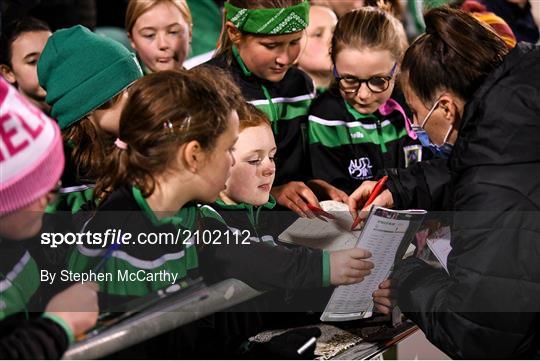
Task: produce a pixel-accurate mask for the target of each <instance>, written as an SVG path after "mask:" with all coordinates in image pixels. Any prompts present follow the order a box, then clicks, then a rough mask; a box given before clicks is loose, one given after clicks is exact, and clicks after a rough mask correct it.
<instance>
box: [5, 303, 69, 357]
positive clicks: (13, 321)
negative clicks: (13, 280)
mask: <svg viewBox="0 0 540 361" xmlns="http://www.w3.org/2000/svg"><path fill="white" fill-rule="evenodd" d="M68 346H69V342H68V336H67V334H66V332H65V331H64V329H63V328H62V327H61V326H60V325H59V324H58V323H56V322H55V321H52V320H51V319H48V318H43V317H38V318H34V319H30V320H27V319H26V318H25V317H24V314H20V313H19V314H15V315H13V316H11V317H9V318H7V319H5V320H2V321H1V322H0V359H2V360H12V359H17V360H21V359H22V360H24V359H26V360H28V359H47V360H55V359H59V358H60V357H62V354H63V353H64V352H65V351H66V349H67V348H68Z"/></svg>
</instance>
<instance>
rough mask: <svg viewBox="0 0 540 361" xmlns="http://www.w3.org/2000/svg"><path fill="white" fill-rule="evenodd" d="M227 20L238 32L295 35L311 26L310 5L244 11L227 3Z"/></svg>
mask: <svg viewBox="0 0 540 361" xmlns="http://www.w3.org/2000/svg"><path fill="white" fill-rule="evenodd" d="M225 9H226V10H227V20H228V21H231V22H232V23H233V24H234V26H236V27H237V28H238V30H240V31H242V32H246V33H251V34H264V35H282V34H290V33H295V32H297V31H302V30H304V29H305V28H307V26H308V24H309V3H308V2H307V1H303V2H301V3H300V4H298V5H294V6H289V7H287V8H273V9H243V8H238V7H236V6H234V5H231V4H230V3H228V2H226V3H225Z"/></svg>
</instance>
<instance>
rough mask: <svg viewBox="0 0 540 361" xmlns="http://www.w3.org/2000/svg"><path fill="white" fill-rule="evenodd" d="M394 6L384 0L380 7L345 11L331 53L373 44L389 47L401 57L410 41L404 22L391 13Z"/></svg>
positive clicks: (397, 56)
mask: <svg viewBox="0 0 540 361" xmlns="http://www.w3.org/2000/svg"><path fill="white" fill-rule="evenodd" d="M391 10H392V8H391V7H390V6H389V5H387V4H386V2H384V1H379V3H378V7H372V6H368V7H364V8H361V9H358V10H354V11H351V12H349V13H347V14H345V15H343V16H342V17H341V18H340V19H339V21H338V23H337V25H336V29H335V30H334V36H333V37H332V48H331V57H332V61H333V62H334V64H335V62H336V57H337V54H338V53H339V52H340V51H341V50H343V49H344V48H349V47H352V48H356V49H361V48H372V49H380V50H388V51H390V53H391V54H392V56H393V57H394V58H395V60H396V61H398V62H399V61H401V59H402V57H403V54H404V53H405V50H406V49H407V46H408V42H407V36H406V33H405V29H404V28H403V25H402V24H401V22H400V21H399V20H398V19H397V18H396V17H395V16H394V15H392V14H391Z"/></svg>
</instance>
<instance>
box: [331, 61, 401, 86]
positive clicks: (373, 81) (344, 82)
mask: <svg viewBox="0 0 540 361" xmlns="http://www.w3.org/2000/svg"><path fill="white" fill-rule="evenodd" d="M396 69H397V63H394V66H393V67H392V70H390V74H389V75H388V76H372V77H371V78H369V79H359V78H357V77H355V76H350V75H347V76H339V73H338V71H337V68H336V66H335V65H334V78H336V81H337V82H338V84H339V88H340V89H341V90H343V92H344V93H345V94H356V93H357V92H358V89H360V87H361V86H362V83H366V85H367V87H368V89H369V90H370V91H371V92H373V93H382V92H384V91H386V89H388V87H389V86H390V80H392V78H393V77H394V73H395V72H396Z"/></svg>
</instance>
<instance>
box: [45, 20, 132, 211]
mask: <svg viewBox="0 0 540 361" xmlns="http://www.w3.org/2000/svg"><path fill="white" fill-rule="evenodd" d="M141 76H142V71H141V68H140V66H139V63H138V62H137V59H136V57H135V55H134V54H133V53H131V52H129V51H128V50H126V49H125V48H124V47H123V46H122V45H120V44H119V43H117V42H115V41H114V40H110V39H107V38H105V37H103V36H99V35H96V34H94V33H92V32H91V31H90V30H88V29H87V28H85V27H83V26H80V25H77V26H74V27H72V28H68V29H62V30H58V31H56V32H55V33H54V34H53V35H52V36H51V37H50V38H49V40H48V41H47V44H46V46H45V49H43V53H42V54H41V57H40V59H39V62H38V77H39V82H40V84H41V86H43V88H44V89H45V90H46V91H47V97H46V101H47V103H48V104H49V105H50V106H51V116H52V117H53V118H55V119H56V120H57V121H58V124H59V125H60V128H61V129H62V134H63V137H64V145H65V152H66V167H65V170H64V174H63V175H62V187H63V188H62V189H61V190H60V193H61V195H62V197H60V198H59V202H60V203H58V204H57V205H56V209H57V210H70V211H72V212H74V213H75V212H77V211H78V210H79V209H80V208H81V206H82V205H83V204H84V203H86V202H87V201H89V200H91V199H92V188H93V184H94V182H95V179H96V178H97V177H98V176H99V175H100V174H101V172H102V169H103V167H102V163H103V160H104V157H105V154H106V153H107V152H108V149H109V148H110V147H111V146H112V142H113V140H111V139H110V138H111V137H114V136H115V135H116V134H117V133H118V122H119V118H120V113H121V111H122V107H123V106H124V104H125V102H126V99H127V92H126V91H125V90H126V88H127V87H128V86H130V85H131V84H132V83H133V82H134V81H135V80H137V79H138V78H140V77H141Z"/></svg>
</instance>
